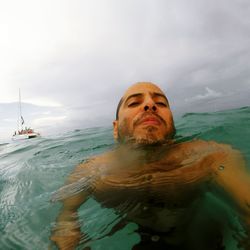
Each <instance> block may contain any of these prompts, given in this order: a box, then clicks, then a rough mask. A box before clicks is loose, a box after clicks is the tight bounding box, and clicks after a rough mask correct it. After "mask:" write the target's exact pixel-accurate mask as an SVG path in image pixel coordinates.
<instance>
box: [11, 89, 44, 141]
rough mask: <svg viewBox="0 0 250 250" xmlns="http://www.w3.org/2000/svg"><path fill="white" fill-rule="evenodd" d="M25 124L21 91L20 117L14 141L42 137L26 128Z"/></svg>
mask: <svg viewBox="0 0 250 250" xmlns="http://www.w3.org/2000/svg"><path fill="white" fill-rule="evenodd" d="M24 124H25V122H24V119H23V116H22V102H21V91H20V89H19V115H18V120H17V130H16V131H15V132H14V134H13V136H12V140H14V141H16V140H24V139H31V138H36V137H38V136H40V134H39V133H37V132H35V131H34V130H33V129H31V128H28V127H26V126H24Z"/></svg>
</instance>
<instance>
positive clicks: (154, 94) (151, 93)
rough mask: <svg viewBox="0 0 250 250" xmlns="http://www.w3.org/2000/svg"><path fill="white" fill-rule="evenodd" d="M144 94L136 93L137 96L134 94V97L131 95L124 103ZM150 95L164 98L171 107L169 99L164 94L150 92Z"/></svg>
mask: <svg viewBox="0 0 250 250" xmlns="http://www.w3.org/2000/svg"><path fill="white" fill-rule="evenodd" d="M143 95H144V94H143V93H135V94H132V95H130V96H128V97H127V98H126V100H125V101H124V103H127V102H128V101H129V100H130V99H131V98H133V97H142V96H143ZM150 95H151V96H152V97H163V98H164V99H165V101H166V102H167V104H168V105H169V103H168V99H167V97H166V96H165V95H164V94H162V93H159V92H150Z"/></svg>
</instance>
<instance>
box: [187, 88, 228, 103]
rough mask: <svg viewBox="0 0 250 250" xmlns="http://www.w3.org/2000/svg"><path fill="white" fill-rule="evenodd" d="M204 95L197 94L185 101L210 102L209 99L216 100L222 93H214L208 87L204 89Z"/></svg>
mask: <svg viewBox="0 0 250 250" xmlns="http://www.w3.org/2000/svg"><path fill="white" fill-rule="evenodd" d="M205 90H206V93H205V94H198V95H196V96H193V97H191V98H187V99H185V101H186V102H196V101H201V100H211V99H216V98H218V97H222V96H223V95H222V93H220V92H216V91H215V90H212V89H210V88H208V87H206V88H205Z"/></svg>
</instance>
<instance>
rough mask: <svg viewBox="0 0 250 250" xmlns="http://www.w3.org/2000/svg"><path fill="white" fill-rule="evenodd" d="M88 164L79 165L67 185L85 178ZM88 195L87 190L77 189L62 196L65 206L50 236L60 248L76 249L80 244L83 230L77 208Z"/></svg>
mask: <svg viewBox="0 0 250 250" xmlns="http://www.w3.org/2000/svg"><path fill="white" fill-rule="evenodd" d="M86 165H87V164H80V165H79V166H77V167H76V169H75V170H74V171H73V173H72V174H71V175H70V176H69V178H68V180H67V182H66V185H74V183H77V182H79V181H81V180H80V179H84V175H86V171H85V168H86V167H87V166H86ZM83 173H84V174H83ZM66 187H67V186H66ZM80 187H81V186H80ZM63 195H64V193H62V196H63ZM87 197H88V193H87V192H86V191H84V190H75V193H74V194H71V195H70V196H68V197H66V198H62V203H63V207H62V210H61V211H60V213H59V215H58V217H57V220H56V225H55V228H54V229H53V231H52V235H51V238H50V239H51V240H52V241H54V242H55V244H56V245H57V247H58V248H59V249H65V250H66V249H67V250H70V249H75V247H76V246H77V245H78V244H79V241H80V239H81V230H80V224H79V221H78V214H77V210H78V208H79V207H80V206H81V205H82V204H83V203H84V202H85V201H86V199H87Z"/></svg>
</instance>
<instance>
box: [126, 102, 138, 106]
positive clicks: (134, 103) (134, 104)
mask: <svg viewBox="0 0 250 250" xmlns="http://www.w3.org/2000/svg"><path fill="white" fill-rule="evenodd" d="M139 104H140V103H139V102H131V103H130V104H129V105H128V107H134V106H137V105H139Z"/></svg>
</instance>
